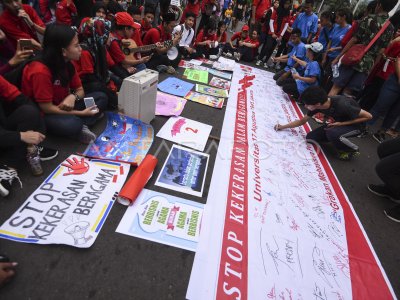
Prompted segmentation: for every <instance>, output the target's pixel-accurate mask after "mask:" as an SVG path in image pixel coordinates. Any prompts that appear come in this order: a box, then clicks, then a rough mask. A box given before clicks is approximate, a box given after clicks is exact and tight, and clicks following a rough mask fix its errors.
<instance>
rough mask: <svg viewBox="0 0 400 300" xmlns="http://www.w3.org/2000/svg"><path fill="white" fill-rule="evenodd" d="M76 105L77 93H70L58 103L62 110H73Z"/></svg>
mask: <svg viewBox="0 0 400 300" xmlns="http://www.w3.org/2000/svg"><path fill="white" fill-rule="evenodd" d="M74 106H75V95H72V94H70V95H68V96H67V97H65V99H64V100H63V101H62V102H61V103H60V104H59V105H58V107H59V108H60V109H61V110H65V111H71V110H73V109H74Z"/></svg>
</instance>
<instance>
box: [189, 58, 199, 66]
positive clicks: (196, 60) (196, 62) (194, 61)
mask: <svg viewBox="0 0 400 300" xmlns="http://www.w3.org/2000/svg"><path fill="white" fill-rule="evenodd" d="M189 63H191V64H194V65H198V66H200V65H201V64H202V61H200V60H198V59H191V60H189Z"/></svg>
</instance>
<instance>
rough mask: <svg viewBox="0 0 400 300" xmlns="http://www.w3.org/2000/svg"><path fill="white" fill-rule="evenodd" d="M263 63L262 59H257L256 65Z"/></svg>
mask: <svg viewBox="0 0 400 300" xmlns="http://www.w3.org/2000/svg"><path fill="white" fill-rule="evenodd" d="M261 63H262V61H261V60H257V61H256V66H259V65H261ZM264 66H265V64H264Z"/></svg>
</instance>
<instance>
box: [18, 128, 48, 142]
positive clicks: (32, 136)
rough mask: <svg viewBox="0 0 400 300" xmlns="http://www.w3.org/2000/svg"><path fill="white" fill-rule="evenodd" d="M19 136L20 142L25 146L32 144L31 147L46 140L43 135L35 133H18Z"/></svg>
mask: <svg viewBox="0 0 400 300" xmlns="http://www.w3.org/2000/svg"><path fill="white" fill-rule="evenodd" d="M20 135H21V141H23V142H24V143H26V144H33V145H37V144H40V143H41V142H43V141H44V139H45V138H46V136H45V135H43V134H41V133H40V132H36V131H24V132H20Z"/></svg>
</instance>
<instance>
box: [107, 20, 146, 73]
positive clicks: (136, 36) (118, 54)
mask: <svg viewBox="0 0 400 300" xmlns="http://www.w3.org/2000/svg"><path fill="white" fill-rule="evenodd" d="M114 22H115V30H114V32H112V33H111V37H110V40H111V42H110V44H109V46H108V51H109V53H110V55H111V57H112V59H113V60H114V62H115V64H116V65H118V66H119V68H120V70H121V71H120V75H118V76H122V79H123V78H126V77H128V76H130V75H132V74H134V73H135V72H139V71H142V70H144V69H146V65H145V63H147V62H148V61H149V60H150V56H143V57H142V56H141V54H140V53H135V54H129V55H126V54H125V53H124V52H123V49H129V48H130V47H132V46H133V43H132V41H134V42H135V43H136V46H137V47H140V46H143V43H142V39H141V37H140V25H139V24H138V23H136V22H134V21H133V19H132V16H131V15H130V14H128V13H127V12H119V13H117V14H116V15H115V19H114ZM121 73H122V74H121ZM123 73H125V74H123Z"/></svg>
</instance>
